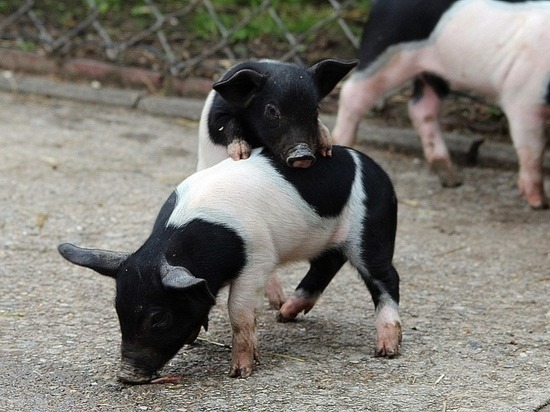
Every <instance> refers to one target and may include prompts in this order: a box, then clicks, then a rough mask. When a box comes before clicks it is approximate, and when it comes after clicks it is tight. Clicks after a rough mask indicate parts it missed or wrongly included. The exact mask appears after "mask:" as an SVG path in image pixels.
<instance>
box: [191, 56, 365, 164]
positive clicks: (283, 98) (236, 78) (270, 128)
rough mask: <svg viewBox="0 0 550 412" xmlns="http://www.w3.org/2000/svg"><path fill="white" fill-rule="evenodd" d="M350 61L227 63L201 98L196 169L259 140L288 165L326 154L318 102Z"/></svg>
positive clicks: (241, 152) (244, 153) (238, 154)
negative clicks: (309, 65) (211, 88)
mask: <svg viewBox="0 0 550 412" xmlns="http://www.w3.org/2000/svg"><path fill="white" fill-rule="evenodd" d="M356 65H357V61H339V60H334V59H325V60H322V61H320V62H318V63H316V64H315V65H313V66H311V67H310V68H305V67H302V66H299V65H297V64H293V63H284V62H279V61H275V60H260V61H246V62H243V63H239V64H237V65H236V66H234V67H232V68H231V69H229V70H228V71H227V72H226V73H225V74H224V75H223V76H222V78H221V79H220V80H219V81H218V82H216V83H215V84H214V85H213V90H212V91H211V92H210V94H209V95H208V97H207V99H206V103H205V105H204V108H203V111H202V115H201V120H200V126H199V148H198V164H197V169H198V170H201V169H204V168H206V167H209V166H212V165H214V164H216V163H218V162H220V161H221V160H224V159H225V158H227V157H228V156H229V157H231V158H232V159H234V160H239V159H246V158H247V157H248V156H249V155H250V150H251V149H252V148H256V147H261V146H265V147H266V148H268V149H269V150H271V151H272V152H273V153H275V154H276V155H277V156H278V157H279V158H280V159H281V160H282V161H283V162H284V163H286V164H287V165H288V166H291V167H301V168H306V167H309V166H311V165H312V164H313V162H314V161H315V159H316V154H317V153H319V154H320V155H321V156H330V153H331V146H332V141H331V137H330V132H329V130H328V129H327V128H326V127H325V126H324V125H323V124H322V123H321V121H320V120H319V113H318V107H319V102H320V101H321V99H323V98H324V97H325V96H326V95H327V94H329V93H330V91H331V90H332V89H333V88H334V87H335V86H336V84H337V83H338V82H339V81H340V80H341V79H342V78H343V77H344V76H345V75H346V74H348V72H349V71H350V70H351V69H353V68H354V67H355V66H356Z"/></svg>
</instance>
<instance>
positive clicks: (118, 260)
mask: <svg viewBox="0 0 550 412" xmlns="http://www.w3.org/2000/svg"><path fill="white" fill-rule="evenodd" d="M57 250H58V251H59V253H60V254H61V256H63V257H64V258H65V259H67V260H68V261H69V262H71V263H74V264H75V265H79V266H84V267H87V268H90V269H93V270H95V271H96V272H97V273H100V274H102V275H105V276H109V277H112V278H116V275H117V273H118V270H119V268H120V265H122V263H124V261H125V260H126V259H128V256H130V253H123V252H113V251H110V250H102V249H84V248H81V247H78V246H75V245H73V244H70V243H63V244H61V245H59V246H58V247H57Z"/></svg>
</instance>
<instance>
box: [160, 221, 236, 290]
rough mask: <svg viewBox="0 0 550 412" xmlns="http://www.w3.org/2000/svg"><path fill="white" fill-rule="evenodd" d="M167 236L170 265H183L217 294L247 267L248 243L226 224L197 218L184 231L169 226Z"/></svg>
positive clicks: (167, 252) (167, 253)
mask: <svg viewBox="0 0 550 412" xmlns="http://www.w3.org/2000/svg"><path fill="white" fill-rule="evenodd" d="M166 235H168V238H169V241H168V244H167V245H166V252H165V253H166V259H167V260H168V263H169V264H171V265H174V266H183V267H185V268H186V269H187V270H189V271H190V272H191V273H192V274H193V276H195V277H197V278H201V279H206V281H207V283H208V288H209V289H210V291H211V292H212V293H213V294H214V295H216V294H217V292H218V291H219V289H220V288H221V287H222V286H223V285H224V284H226V283H227V282H228V281H230V280H231V279H233V278H235V277H237V276H238V275H239V274H240V272H241V270H242V269H243V268H244V266H245V264H246V248H245V242H244V240H243V239H242V238H241V237H240V236H239V234H238V233H237V232H236V231H235V230H233V229H231V228H229V227H227V226H225V225H222V224H218V223H211V222H207V221H205V220H202V219H193V220H191V221H190V222H188V223H187V224H186V225H185V226H183V227H180V228H176V227H174V226H169V227H168V228H167V233H166Z"/></svg>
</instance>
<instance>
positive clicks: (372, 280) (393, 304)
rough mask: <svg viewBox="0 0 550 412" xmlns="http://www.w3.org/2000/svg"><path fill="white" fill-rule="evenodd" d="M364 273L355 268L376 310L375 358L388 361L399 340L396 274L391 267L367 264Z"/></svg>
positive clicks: (397, 278) (394, 352)
mask: <svg viewBox="0 0 550 412" xmlns="http://www.w3.org/2000/svg"><path fill="white" fill-rule="evenodd" d="M367 266H368V270H365V269H363V268H358V270H359V274H360V275H361V277H362V278H363V281H364V282H365V284H366V285H367V288H368V289H369V292H370V293H371V296H372V300H373V302H374V307H375V311H376V351H375V356H383V357H388V358H391V357H393V356H396V355H397V354H398V353H399V347H400V346H401V341H402V330H401V319H400V317H399V275H398V274H397V271H396V270H395V268H394V267H393V265H391V264H389V265H381V266H378V263H374V262H373V263H371V264H370V265H367Z"/></svg>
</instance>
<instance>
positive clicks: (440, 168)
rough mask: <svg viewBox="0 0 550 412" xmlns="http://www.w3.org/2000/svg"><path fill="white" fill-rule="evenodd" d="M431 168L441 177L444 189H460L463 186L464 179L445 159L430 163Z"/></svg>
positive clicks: (440, 180)
mask: <svg viewBox="0 0 550 412" xmlns="http://www.w3.org/2000/svg"><path fill="white" fill-rule="evenodd" d="M430 168H431V169H432V170H433V171H434V173H435V174H436V175H437V177H439V182H440V183H441V186H443V187H458V186H460V185H462V183H463V182H462V178H461V177H460V176H459V174H458V173H457V172H456V170H455V169H454V167H453V166H452V165H451V164H449V162H448V161H447V160H445V159H437V160H434V161H432V162H431V163H430Z"/></svg>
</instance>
